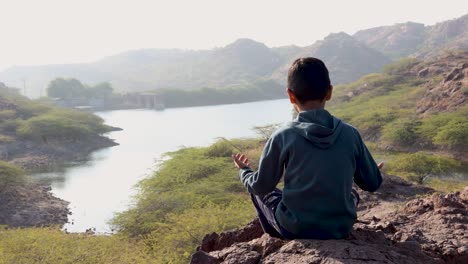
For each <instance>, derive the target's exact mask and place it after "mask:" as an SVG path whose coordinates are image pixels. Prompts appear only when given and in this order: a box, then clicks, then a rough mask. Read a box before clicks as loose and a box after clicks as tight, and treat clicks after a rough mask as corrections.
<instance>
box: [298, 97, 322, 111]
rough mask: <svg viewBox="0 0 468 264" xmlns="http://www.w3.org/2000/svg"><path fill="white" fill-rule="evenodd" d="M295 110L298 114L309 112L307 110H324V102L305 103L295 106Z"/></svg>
mask: <svg viewBox="0 0 468 264" xmlns="http://www.w3.org/2000/svg"><path fill="white" fill-rule="evenodd" d="M295 107H296V110H297V111H298V112H303V111H309V110H316V109H324V108H325V100H323V101H307V102H305V103H303V104H295Z"/></svg>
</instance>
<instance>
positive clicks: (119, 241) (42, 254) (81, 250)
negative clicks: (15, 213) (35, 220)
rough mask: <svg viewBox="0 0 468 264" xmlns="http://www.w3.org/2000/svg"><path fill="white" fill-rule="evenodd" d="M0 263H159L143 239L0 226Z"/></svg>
mask: <svg viewBox="0 0 468 264" xmlns="http://www.w3.org/2000/svg"><path fill="white" fill-rule="evenodd" d="M0 263H2V264H3V263H5V264H6V263H21V264H34V263H80V264H95V263H116V264H124V263H158V262H156V260H154V259H153V258H152V257H151V255H150V254H148V253H147V250H146V248H145V247H144V245H143V244H142V242H136V241H129V240H128V239H126V238H124V237H122V236H119V235H113V236H91V235H87V234H66V233H65V232H63V231H61V230H60V229H59V228H54V227H52V228H24V229H7V228H2V227H1V226H0Z"/></svg>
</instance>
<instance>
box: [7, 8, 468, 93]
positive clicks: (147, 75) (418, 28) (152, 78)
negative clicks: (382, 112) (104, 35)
mask: <svg viewBox="0 0 468 264" xmlns="http://www.w3.org/2000/svg"><path fill="white" fill-rule="evenodd" d="M466 28H468V15H465V16H462V17H460V18H457V19H452V20H448V21H444V22H441V23H438V24H435V25H433V26H424V25H423V24H420V23H414V22H407V23H400V24H395V25H393V26H383V27H377V28H371V29H367V30H361V31H358V32H356V33H355V34H354V35H349V34H346V33H343V32H340V33H332V34H330V35H328V36H327V37H325V38H324V39H323V40H319V41H317V42H315V43H313V44H311V45H309V46H305V47H299V46H294V45H291V46H282V47H273V48H269V47H267V46H266V45H265V44H263V43H260V42H257V41H255V40H252V39H247V38H242V39H238V40H236V41H234V42H233V43H231V44H228V45H226V46H224V47H219V48H215V49H209V50H184V49H140V50H130V51H126V52H123V53H119V54H116V55H113V56H107V57H104V58H102V59H100V60H98V61H95V62H90V63H80V64H56V65H44V66H16V67H12V68H9V69H6V70H4V71H3V72H0V81H2V82H4V83H6V84H7V85H8V86H12V87H21V88H26V89H25V90H26V94H27V95H28V96H30V97H38V96H41V95H42V96H43V95H45V90H46V87H47V85H48V83H49V82H50V81H51V80H53V79H55V78H58V77H65V78H77V79H80V80H81V81H83V82H86V83H90V84H93V83H99V82H110V83H111V84H112V85H113V86H114V87H115V88H116V90H117V91H119V92H129V91H148V90H156V89H161V88H166V89H185V90H186V89H200V88H216V89H218V88H225V87H228V86H233V85H240V84H246V83H252V82H255V81H257V80H268V79H272V80H274V81H276V82H278V83H279V84H280V85H285V79H286V75H285V72H286V71H287V68H288V66H289V64H290V63H291V62H292V61H293V60H294V59H295V58H297V57H300V56H316V57H319V58H321V59H323V60H324V61H325V63H326V64H327V66H328V67H329V68H330V73H331V76H332V79H333V80H334V84H340V83H347V82H350V81H353V80H355V79H357V78H359V77H361V76H362V75H365V74H368V73H372V72H378V71H379V70H380V69H381V68H382V66H383V65H385V64H387V63H389V62H390V61H391V60H395V59H398V58H401V57H405V56H419V57H423V56H426V57H430V56H435V55H437V53H438V52H439V50H441V49H445V48H448V49H462V50H468V44H467V43H468V35H467V34H466V33H465V31H466V32H468V30H465V29H466ZM465 40H466V41H465ZM401 43H403V44H401ZM434 50H436V51H434ZM362 58H366V59H362ZM23 86H26V87H23Z"/></svg>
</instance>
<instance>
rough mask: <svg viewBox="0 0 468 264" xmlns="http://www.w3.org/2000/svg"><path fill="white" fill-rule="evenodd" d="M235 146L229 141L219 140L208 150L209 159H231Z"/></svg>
mask: <svg viewBox="0 0 468 264" xmlns="http://www.w3.org/2000/svg"><path fill="white" fill-rule="evenodd" d="M234 149H235V147H234V145H233V143H231V142H230V141H228V140H227V139H219V140H218V141H217V142H216V143H214V144H212V145H211V146H209V147H208V148H207V149H206V152H205V153H206V155H208V156H209V157H230V156H231V155H232V153H233V152H234Z"/></svg>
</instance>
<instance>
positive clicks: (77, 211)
mask: <svg viewBox="0 0 468 264" xmlns="http://www.w3.org/2000/svg"><path fill="white" fill-rule="evenodd" d="M291 109H292V108H291V105H290V103H289V101H288V100H274V101H261V102H254V103H245V104H233V105H220V106H205V107H190V108H174V109H166V110H164V111H154V110H118V111H109V112H99V113H97V115H99V116H101V117H102V118H103V119H104V120H105V122H106V124H108V125H111V126H115V127H120V128H122V129H123V131H115V132H111V133H109V134H108V135H107V136H108V137H110V138H112V139H115V141H116V142H117V143H119V144H120V145H119V146H115V147H111V148H106V149H102V150H99V151H96V152H94V153H92V154H91V155H90V157H89V160H88V161H87V162H84V163H81V164H76V165H73V166H70V167H66V168H62V169H59V170H57V171H52V172H47V173H38V174H36V175H33V176H35V177H39V178H41V179H44V180H46V181H47V182H50V183H51V186H52V192H53V193H54V194H55V195H56V196H57V197H60V198H62V199H64V200H66V201H69V202H70V210H71V212H72V215H71V216H69V223H68V224H66V225H65V228H66V229H67V230H68V231H70V232H84V231H85V230H86V229H88V228H95V229H96V231H97V232H99V233H109V232H112V230H111V227H110V226H109V224H108V222H109V220H110V219H112V217H113V215H114V214H115V213H116V212H121V211H123V210H125V209H126V208H128V207H129V206H131V203H132V196H133V195H134V194H135V193H136V189H135V185H136V184H137V183H138V182H139V181H140V180H141V179H142V178H144V177H146V176H148V175H150V174H151V173H152V171H154V170H155V169H156V167H155V161H157V160H159V159H161V157H162V155H163V154H164V153H166V152H169V151H174V150H177V149H179V148H181V147H193V146H206V145H209V144H211V143H213V142H214V141H215V140H216V138H218V137H225V138H238V137H253V136H256V134H255V132H254V131H253V130H252V128H253V127H254V126H261V125H267V124H272V123H282V122H286V121H289V120H291Z"/></svg>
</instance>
